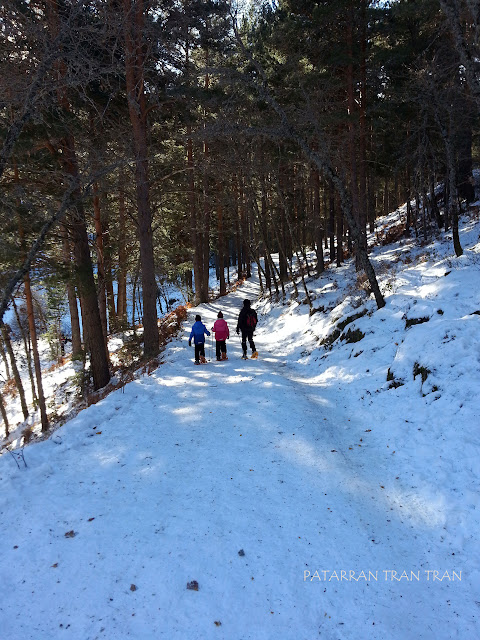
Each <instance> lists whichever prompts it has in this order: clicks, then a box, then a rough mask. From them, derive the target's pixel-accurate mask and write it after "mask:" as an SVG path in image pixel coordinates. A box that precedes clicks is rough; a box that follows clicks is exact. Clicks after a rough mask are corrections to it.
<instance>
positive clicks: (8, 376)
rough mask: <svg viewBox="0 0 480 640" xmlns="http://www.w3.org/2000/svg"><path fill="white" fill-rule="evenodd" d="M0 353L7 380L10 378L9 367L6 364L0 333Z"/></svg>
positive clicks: (6, 359)
mask: <svg viewBox="0 0 480 640" xmlns="http://www.w3.org/2000/svg"><path fill="white" fill-rule="evenodd" d="M0 353H1V354H2V360H3V364H4V366H5V373H6V374H7V380H9V379H10V367H9V365H8V358H7V355H6V353H5V345H4V344H3V340H2V336H1V334H0Z"/></svg>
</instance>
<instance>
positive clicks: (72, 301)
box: [60, 223, 83, 358]
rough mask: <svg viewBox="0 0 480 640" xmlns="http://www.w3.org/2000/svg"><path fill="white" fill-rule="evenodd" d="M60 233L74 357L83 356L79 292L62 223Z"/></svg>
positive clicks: (66, 235) (68, 241) (66, 232)
mask: <svg viewBox="0 0 480 640" xmlns="http://www.w3.org/2000/svg"><path fill="white" fill-rule="evenodd" d="M60 233H61V236H62V258H63V263H64V266H65V268H66V270H67V272H68V274H69V275H68V279H67V285H66V286H67V298H68V309H69V312H70V326H71V328H72V357H73V358H78V357H83V350H82V336H81V333H80V319H79V316H78V305H77V294H76V292H75V284H74V277H73V274H72V260H71V253H72V252H71V248H70V240H69V237H68V229H67V227H66V226H65V225H64V224H63V223H62V224H61V226H60Z"/></svg>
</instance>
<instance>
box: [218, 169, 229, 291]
mask: <svg viewBox="0 0 480 640" xmlns="http://www.w3.org/2000/svg"><path fill="white" fill-rule="evenodd" d="M217 231H218V248H217V253H218V271H219V277H220V295H221V296H224V295H225V294H226V293H227V287H226V284H225V238H224V233H223V203H222V185H221V183H220V182H219V183H218V184H217Z"/></svg>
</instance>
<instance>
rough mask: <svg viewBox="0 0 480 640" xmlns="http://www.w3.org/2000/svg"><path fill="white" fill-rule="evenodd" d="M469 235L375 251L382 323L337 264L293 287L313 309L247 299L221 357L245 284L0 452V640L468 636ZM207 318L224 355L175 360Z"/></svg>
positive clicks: (189, 352) (478, 261) (474, 435)
mask: <svg viewBox="0 0 480 640" xmlns="http://www.w3.org/2000/svg"><path fill="white" fill-rule="evenodd" d="M479 232H480V225H478V223H475V222H474V221H466V222H465V224H464V225H463V228H462V236H461V237H462V242H463V244H464V247H465V248H466V253H465V255H464V256H462V257H461V258H454V257H452V255H451V242H449V241H448V239H445V240H441V241H438V242H436V243H432V244H431V245H430V246H428V247H423V248H422V249H419V248H417V249H415V248H413V243H412V242H409V241H402V243H400V244H397V245H394V246H392V245H391V246H388V247H384V248H376V249H375V250H374V252H373V258H374V261H375V265H376V267H377V270H378V272H379V274H380V279H381V283H382V288H383V290H384V291H386V294H387V305H386V307H385V308H384V309H382V310H376V308H375V306H374V304H373V302H372V301H371V300H369V299H367V297H366V295H362V294H361V293H358V291H357V290H356V289H355V287H354V286H353V283H354V278H355V274H354V271H353V269H352V265H351V264H348V265H345V266H344V267H342V268H340V269H335V268H334V267H332V268H330V269H329V270H328V271H327V272H326V273H325V274H324V275H322V276H321V277H320V278H318V279H317V280H314V281H310V282H309V289H310V290H311V291H312V292H313V295H314V296H315V300H314V305H315V306H316V307H317V308H319V309H320V307H321V308H322V310H319V311H318V312H317V313H314V314H313V315H310V314H309V309H308V306H307V305H305V304H302V303H301V302H299V301H293V300H291V301H290V302H289V303H288V304H281V303H273V302H269V301H261V302H258V303H255V307H256V308H257V310H258V311H259V317H260V323H259V327H258V330H257V333H256V344H257V348H258V350H259V352H260V359H259V360H258V361H255V360H248V361H242V360H240V354H241V351H240V344H239V340H238V338H237V336H236V335H235V334H234V331H233V330H234V328H235V322H236V315H237V313H238V310H239V307H240V306H241V302H242V299H243V298H245V297H248V298H251V299H252V300H255V298H256V296H257V295H258V293H259V289H258V283H257V282H256V281H255V278H253V279H252V281H250V282H248V283H246V284H245V285H244V286H243V287H241V288H239V289H238V290H237V291H236V292H235V293H232V294H229V295H228V296H227V297H225V298H222V299H219V300H217V301H215V302H214V303H212V304H208V305H202V306H201V308H199V309H192V310H191V312H190V314H189V322H187V323H186V325H185V331H184V333H183V335H182V336H180V337H179V338H178V339H177V340H175V341H173V342H172V343H170V345H169V347H168V348H167V350H166V352H165V354H164V357H163V359H164V361H165V363H164V364H163V365H162V366H161V367H159V369H158V370H156V371H155V372H154V373H153V374H152V375H151V376H145V377H144V378H142V379H139V380H136V381H134V382H132V383H130V384H128V385H127V386H126V387H125V388H124V390H123V392H122V391H117V392H115V393H112V394H111V395H109V396H108V397H107V398H105V399H104V400H103V401H101V402H99V403H98V404H97V405H94V406H92V407H90V408H89V409H87V410H85V411H83V412H82V413H80V414H79V415H78V416H77V417H76V418H75V419H74V420H72V421H70V422H69V423H68V424H66V425H65V426H64V427H62V428H61V429H60V430H58V431H56V432H55V433H54V434H53V435H52V437H51V438H50V439H48V440H46V441H44V442H41V443H39V444H35V445H32V446H30V447H28V448H26V449H25V460H26V462H27V464H28V467H27V468H20V469H17V467H16V465H15V462H14V461H13V459H12V458H11V457H10V456H7V455H5V454H4V455H3V456H2V457H1V458H0V482H1V493H0V515H1V522H0V541H1V548H2V563H1V568H0V580H1V583H2V585H3V592H2V600H1V602H0V632H1V637H5V638H7V637H8V638H9V639H10V640H27V639H32V640H43V639H45V640H46V639H48V640H53V639H56V638H62V639H63V638H70V639H71V640H78V639H80V638H81V639H82V640H93V639H96V638H105V639H111V640H113V639H115V640H118V639H124V638H134V639H136V640H137V639H138V640H140V639H141V640H150V639H152V640H153V639H158V638H166V639H167V638H168V639H169V640H171V639H178V640H180V639H181V640H183V639H185V638H201V639H202V640H204V639H210V638H222V639H225V640H241V639H242V640H246V639H252V640H263V639H265V640H266V639H270V638H280V639H281V640H290V639H292V640H293V639H295V640H302V639H304V640H311V639H312V638H316V637H324V638H329V639H330V638H331V639H337V638H345V639H363V638H367V637H368V638H372V639H382V640H383V639H385V638H395V639H410V638H423V639H425V640H430V639H431V638H436V639H441V640H442V639H445V640H446V639H447V638H455V637H458V638H475V637H478V636H479V635H480V630H479V628H478V613H479V604H478V593H479V592H480V573H479V558H480V552H479V550H478V544H476V539H475V538H476V536H477V532H478V530H479V525H480V522H479V520H480V518H479V511H478V505H479V498H478V480H479V472H478V463H477V461H478V456H479V436H478V425H479V416H480V400H479V398H478V397H477V395H476V390H477V389H478V381H479V379H480V376H479V374H480V341H479V328H480V324H479V323H480V316H479V315H478V314H476V313H475V312H476V311H479V310H480V289H479V288H478V282H479V271H480V244H479ZM420 256H423V258H421V259H420ZM219 310H222V311H223V312H224V315H225V318H226V320H227V321H228V322H229V325H230V328H231V330H232V337H231V339H230V341H229V342H228V355H229V360H228V361H227V362H222V363H216V362H210V363H208V364H207V365H205V366H200V367H197V366H194V364H193V349H189V348H188V346H187V345H188V342H187V339H188V333H189V328H190V325H191V322H190V321H193V317H194V315H195V313H201V314H202V319H203V320H204V321H205V322H206V324H207V326H208V327H209V328H210V327H211V326H212V324H213V321H214V319H215V317H216V314H217V312H218V311H219ZM354 316H358V317H357V318H356V319H352V318H353V317H354ZM336 329H337V330H338V331H336ZM207 355H210V349H209V348H207ZM387 378H388V380H387ZM394 572H395V573H394ZM195 583H196V584H195ZM187 584H188V585H189V586H190V587H192V586H193V587H195V588H194V589H192V588H187ZM197 587H198V590H196V588H197Z"/></svg>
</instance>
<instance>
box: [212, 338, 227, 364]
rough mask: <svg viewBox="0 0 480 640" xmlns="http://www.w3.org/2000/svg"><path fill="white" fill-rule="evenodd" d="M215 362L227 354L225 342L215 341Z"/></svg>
mask: <svg viewBox="0 0 480 640" xmlns="http://www.w3.org/2000/svg"><path fill="white" fill-rule="evenodd" d="M215 350H216V356H217V360H219V359H220V358H221V357H222V353H227V343H226V342H225V340H217V341H216V344H215Z"/></svg>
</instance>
